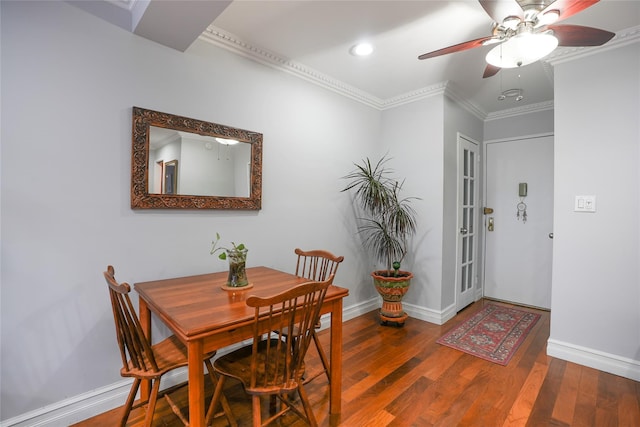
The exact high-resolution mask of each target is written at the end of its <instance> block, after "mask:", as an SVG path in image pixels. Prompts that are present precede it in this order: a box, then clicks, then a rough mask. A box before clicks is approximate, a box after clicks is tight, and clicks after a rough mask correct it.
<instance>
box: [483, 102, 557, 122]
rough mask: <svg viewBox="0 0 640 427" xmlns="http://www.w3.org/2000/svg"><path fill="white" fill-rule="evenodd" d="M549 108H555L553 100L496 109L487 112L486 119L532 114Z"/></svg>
mask: <svg viewBox="0 0 640 427" xmlns="http://www.w3.org/2000/svg"><path fill="white" fill-rule="evenodd" d="M547 110H553V101H545V102H539V103H537V104H529V105H523V106H521V107H514V108H509V109H507V110H500V111H494V112H492V113H489V114H487V116H486V118H485V121H491V120H499V119H506V118H509V117H515V116H521V115H523V114H531V113H537V112H540V111H547Z"/></svg>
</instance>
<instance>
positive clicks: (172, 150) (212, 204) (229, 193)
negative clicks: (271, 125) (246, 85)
mask: <svg viewBox="0 0 640 427" xmlns="http://www.w3.org/2000/svg"><path fill="white" fill-rule="evenodd" d="M132 112H133V123H132V124H133V126H132V127H133V137H132V154H131V208H133V209H253V210H257V209H260V208H261V206H262V134H261V133H258V132H253V131H248V130H244V129H238V128H233V127H229V126H224V125H220V124H217V123H210V122H205V121H202V120H197V119H191V118H188V117H181V116H176V115H173V114H167V113H161V112H159V111H153V110H147V109H144V108H140V107H133V110H132ZM178 165H180V167H179V168H178Z"/></svg>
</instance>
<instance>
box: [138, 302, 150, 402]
mask: <svg viewBox="0 0 640 427" xmlns="http://www.w3.org/2000/svg"><path fill="white" fill-rule="evenodd" d="M138 317H139V318H140V326H142V331H143V332H144V335H145V336H146V337H147V339H148V340H149V342H151V311H150V310H149V307H148V306H147V303H146V301H145V300H144V299H142V298H140V299H139V300H138ZM150 394H151V381H149V380H142V383H141V384H140V399H142V400H149V395H150Z"/></svg>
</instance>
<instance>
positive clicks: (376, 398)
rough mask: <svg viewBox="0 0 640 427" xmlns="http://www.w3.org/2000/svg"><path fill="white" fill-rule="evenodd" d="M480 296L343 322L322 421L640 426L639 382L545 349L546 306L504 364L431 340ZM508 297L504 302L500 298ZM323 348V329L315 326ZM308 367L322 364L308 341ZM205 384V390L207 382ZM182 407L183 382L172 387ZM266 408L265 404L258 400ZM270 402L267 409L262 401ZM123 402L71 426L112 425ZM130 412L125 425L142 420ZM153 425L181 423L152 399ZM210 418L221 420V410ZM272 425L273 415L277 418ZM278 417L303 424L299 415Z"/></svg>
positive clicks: (321, 395)
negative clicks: (435, 308) (335, 384)
mask: <svg viewBox="0 0 640 427" xmlns="http://www.w3.org/2000/svg"><path fill="white" fill-rule="evenodd" d="M487 302H488V301H484V300H481V301H478V302H476V303H474V304H472V305H471V306H469V307H468V308H466V309H465V310H463V311H462V312H461V313H459V314H458V315H457V316H456V317H455V318H454V319H452V320H450V321H449V322H448V323H447V324H445V325H442V326H438V325H434V324H431V323H427V322H423V321H420V320H416V319H411V318H410V319H408V320H407V322H406V324H405V326H404V327H403V328H396V327H383V326H380V325H379V323H378V321H377V317H376V313H375V312H371V313H367V314H365V315H362V316H360V317H357V318H355V319H352V320H349V321H347V322H345V323H344V329H343V333H344V340H343V343H344V344H343V345H344V348H343V350H344V351H343V358H344V359H343V360H344V370H343V374H344V375H343V386H342V390H343V394H342V414H341V416H340V419H334V420H330V419H329V416H328V414H327V412H328V388H327V380H326V377H322V376H321V377H318V378H317V379H316V380H314V381H312V382H311V383H309V384H308V385H307V390H308V393H309V396H310V399H311V402H312V404H313V406H314V412H315V414H316V417H317V420H318V423H319V424H320V425H321V426H338V425H339V426H349V427H351V426H355V427H360V426H371V427H374V426H375V427H384V426H389V427H399V426H436V425H437V426H535V427H538V426H576V427H579V426H597V427H606V426H629V427H632V426H640V383H638V382H636V381H632V380H629V379H625V378H622V377H618V376H615V375H612V374H608V373H604V372H600V371H597V370H595V369H591V368H587V367H583V366H580V365H576V364H574V363H570V362H565V361H562V360H559V359H555V358H552V357H548V356H547V355H546V342H547V339H548V337H549V313H548V312H546V311H539V310H534V309H528V308H524V310H530V311H533V312H538V313H541V314H542V317H541V319H540V321H538V323H537V324H536V326H535V327H534V328H533V330H532V331H531V333H530V334H529V336H528V337H527V339H526V340H525V342H524V343H523V344H522V346H521V347H520V348H519V350H518V351H517V353H516V354H515V356H514V357H513V359H511V361H510V362H509V364H508V365H507V366H500V365H497V364H494V363H491V362H487V361H484V360H482V359H479V358H477V357H474V356H470V355H468V354H465V353H462V352H460V351H457V350H454V349H451V348H449V347H445V346H442V345H439V344H436V342H435V341H436V340H437V339H438V338H439V337H440V336H441V335H443V334H444V333H445V332H447V331H448V330H449V329H451V328H453V327H454V326H456V325H457V324H458V323H460V322H462V321H464V320H466V319H467V318H468V317H470V316H471V315H473V314H474V313H475V312H476V311H478V310H479V309H481V308H482V307H483V306H484V305H485V304H486V303H487ZM505 305H507V304H505ZM320 338H321V340H322V341H323V344H324V345H325V348H328V345H329V335H328V330H325V331H322V332H321V333H320ZM309 351H310V353H309V355H308V361H309V362H308V366H309V367H308V369H309V371H314V369H319V366H320V361H319V358H318V357H317V353H315V349H314V347H313V346H311V347H310V350H309ZM207 388H208V392H210V391H211V390H210V387H207ZM225 394H226V395H227V397H228V399H229V402H230V404H231V407H232V410H233V412H234V415H235V416H236V417H237V418H238V423H239V425H240V426H249V425H251V412H250V411H251V403H250V400H249V399H247V398H246V395H244V394H243V392H242V389H241V388H240V387H239V386H238V385H235V384H233V383H230V384H229V388H228V389H227V391H226V393H225ZM174 398H175V400H176V401H177V403H178V405H181V407H182V408H184V409H183V412H184V413H186V411H187V410H186V406H187V405H186V389H185V388H182V389H180V390H179V391H177V392H176V393H175V394H174ZM263 406H264V407H267V406H268V405H263ZM265 409H266V408H265ZM119 416H120V410H119V409H115V410H113V411H110V412H107V413H104V414H101V415H98V416H96V417H94V418H91V419H89V420H86V421H83V422H81V423H79V424H76V427H94V426H104V425H116V424H117V422H118V420H119ZM142 419H143V414H141V413H140V411H138V412H133V413H132V415H131V417H130V419H129V423H128V424H127V426H139V425H142ZM154 425H158V426H181V425H182V424H181V423H180V421H179V419H178V418H177V417H176V416H175V415H174V414H173V413H172V412H171V410H170V409H169V408H168V407H167V406H166V405H165V404H164V400H162V401H160V400H159V401H158V408H157V410H156V417H155V420H154ZM213 425H214V426H215V427H217V426H226V425H227V423H226V420H225V419H224V418H217V419H215V420H214V424H213ZM274 425H277V424H274ZM280 425H283V426H296V427H297V426H301V425H304V424H303V423H302V422H301V421H300V420H299V419H298V418H297V417H296V416H295V415H293V414H292V415H288V416H287V417H286V418H284V419H283V421H281V422H280Z"/></svg>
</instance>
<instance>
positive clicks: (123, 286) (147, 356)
mask: <svg viewBox="0 0 640 427" xmlns="http://www.w3.org/2000/svg"><path fill="white" fill-rule="evenodd" d="M104 277H105V279H106V281H107V284H108V285H109V295H110V296H111V306H112V308H113V320H114V322H115V326H116V336H117V339H118V346H119V347H120V356H121V358H122V366H123V371H124V372H127V371H130V370H132V369H135V370H139V371H149V372H156V371H158V365H157V363H156V360H155V357H154V355H153V350H152V349H151V345H150V344H149V340H148V339H147V337H146V336H145V335H144V332H143V330H142V326H141V325H140V320H139V319H138V315H137V314H136V311H135V308H134V307H133V304H132V303H131V299H130V298H129V292H130V291H131V287H130V286H129V284H128V283H126V282H123V283H118V282H117V281H116V279H115V272H114V269H113V267H112V266H108V267H107V271H105V272H104Z"/></svg>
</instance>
